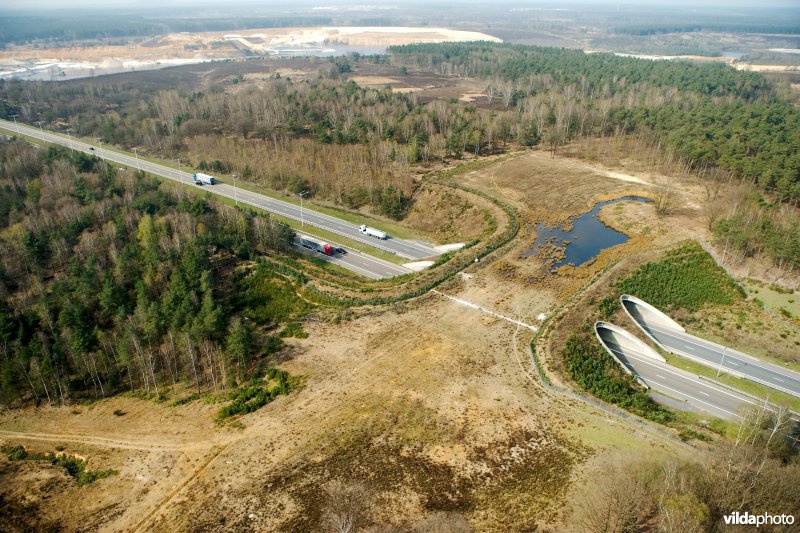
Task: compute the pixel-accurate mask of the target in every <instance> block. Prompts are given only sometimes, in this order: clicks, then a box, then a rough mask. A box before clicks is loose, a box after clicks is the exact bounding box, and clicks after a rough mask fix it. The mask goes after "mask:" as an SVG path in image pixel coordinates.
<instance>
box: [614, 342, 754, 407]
mask: <svg viewBox="0 0 800 533" xmlns="http://www.w3.org/2000/svg"><path fill="white" fill-rule="evenodd" d="M603 340H604V342H605V343H606V346H608V348H609V349H610V350H611V351H613V352H614V354H615V355H616V356H617V358H619V360H620V361H622V363H623V364H624V365H626V366H627V367H628V368H629V369H631V371H633V373H634V374H636V375H637V376H639V377H640V378H641V379H642V381H644V382H645V383H646V384H647V385H648V386H650V387H651V388H652V389H653V390H655V391H657V392H660V393H661V394H663V395H664V396H667V397H669V398H671V399H673V400H677V403H678V404H677V405H676V407H679V408H680V403H681V402H685V403H687V404H689V405H690V406H691V407H693V408H694V409H688V410H697V411H703V412H706V413H709V414H711V415H714V416H718V417H720V418H725V419H727V420H733V419H736V418H739V417H740V414H739V413H740V412H741V410H742V409H743V408H745V407H747V406H756V405H758V406H760V405H761V404H759V403H757V402H756V401H755V400H752V399H750V398H748V397H746V396H743V395H739V394H736V393H735V392H732V391H729V390H726V389H724V388H722V387H719V386H717V385H714V384H713V383H711V382H709V381H704V380H702V379H700V378H699V377H697V376H695V375H693V374H690V373H688V372H685V371H683V370H680V369H677V368H674V367H672V366H670V365H669V364H667V363H662V362H661V361H656V360H655V359H653V358H651V357H647V356H645V355H640V354H638V353H636V352H635V351H634V350H632V349H630V348H625V349H623V348H622V347H621V346H620V345H619V344H617V343H615V342H614V341H613V340H612V339H611V338H610V337H609V336H606V335H603Z"/></svg>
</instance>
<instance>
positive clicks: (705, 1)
mask: <svg viewBox="0 0 800 533" xmlns="http://www.w3.org/2000/svg"><path fill="white" fill-rule="evenodd" d="M466 1H467V2H468V3H470V4H473V5H474V4H480V3H481V1H482V0H466ZM483 1H484V3H486V5H487V6H495V7H496V6H497V5H498V4H506V5H508V4H517V5H529V6H534V5H547V6H554V5H557V4H596V5H613V6H616V5H620V4H621V5H623V6H624V5H631V6H635V5H664V6H674V5H683V6H708V5H720V6H728V7H732V6H747V5H750V6H764V5H770V6H787V7H797V6H798V3H799V2H798V1H797V0H760V1H759V0H628V1H624V0H622V1H620V0H561V1H541V2H537V1H533V2H530V1H520V0H516V1H514V0H509V1H504V0H500V1H499V2H498V1H496V0H483ZM419 3H423V2H421V1H415V2H404V1H391V0H351V1H344V2H342V1H339V2H337V1H335V0H301V1H300V2H297V1H296V0H295V1H291V2H288V1H286V0H284V1H275V0H273V1H270V0H266V1H264V0H232V1H225V0H162V1H157V0H127V1H125V0H3V1H2V6H0V11H2V10H4V9H14V10H30V9H36V10H40V9H54V10H59V11H64V10H69V9H73V8H87V7H92V8H101V9H114V8H129V9H136V8H154V7H155V8H158V7H161V8H175V7H181V6H192V5H196V6H200V5H216V6H220V7H222V6H223V5H224V6H225V7H236V6H248V5H250V6H265V7H266V6H270V5H274V6H279V7H284V8H292V7H295V8H296V7H300V5H309V6H314V5H319V6H324V5H328V6H330V5H347V4H356V5H369V4H373V5H375V4H390V5H398V6H402V5H404V4H419ZM424 3H427V2H424ZM436 3H437V4H458V3H463V0H462V1H460V2H459V1H457V0H438V1H437V2H436Z"/></svg>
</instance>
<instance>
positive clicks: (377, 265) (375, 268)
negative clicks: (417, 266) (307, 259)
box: [295, 232, 413, 279]
mask: <svg viewBox="0 0 800 533" xmlns="http://www.w3.org/2000/svg"><path fill="white" fill-rule="evenodd" d="M297 235H298V236H299V235H304V236H308V237H314V236H313V235H310V234H307V233H300V232H297ZM332 244H333V245H334V246H338V247H339V248H345V247H344V246H341V245H338V244H336V243H332ZM295 248H296V249H297V250H298V251H300V252H303V253H304V254H305V255H308V256H311V257H315V258H317V259H321V260H322V261H327V262H328V263H333V264H335V265H339V266H341V267H344V268H346V269H347V270H350V271H351V272H355V273H356V274H360V275H362V276H365V277H367V278H371V279H384V278H391V277H394V276H399V275H401V274H408V273H410V272H413V270H411V269H410V268H406V267H404V266H401V265H395V264H394V263H390V262H389V261H384V260H382V259H378V258H377V257H373V256H371V255H369V254H364V253H361V252H360V251H358V250H353V249H349V250H348V253H347V254H340V253H338V252H337V253H335V254H334V255H325V254H321V253H319V252H315V251H313V250H309V249H308V248H303V247H302V246H300V245H299V244H298V245H295ZM345 249H346V248H345Z"/></svg>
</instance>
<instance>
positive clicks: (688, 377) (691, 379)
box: [623, 354, 759, 405]
mask: <svg viewBox="0 0 800 533" xmlns="http://www.w3.org/2000/svg"><path fill="white" fill-rule="evenodd" d="M623 355H625V354H623ZM626 358H627V359H633V360H634V361H637V362H638V363H643V364H644V365H650V366H652V367H655V368H657V369H659V370H661V371H663V372H666V373H667V374H674V375H676V376H678V378H680V379H683V380H686V381H689V382H691V383H694V384H696V385H699V386H701V387H706V388H708V389H711V390H713V391H714V392H717V393H721V394H725V395H726V396H730V397H731V398H734V399H736V400H738V401H741V402H746V403H749V404H752V405H759V404H757V403H756V402H754V401H752V400H751V399H749V398H747V397H744V396H739V395H738V394H734V393H732V392H730V391H727V390H725V389H720V388H717V387H714V386H713V385H712V384H710V383H707V382H704V381H699V380H698V379H695V376H694V375H693V374H689V373H688V372H686V373H684V372H682V371H681V372H678V371H676V370H673V369H669V368H664V367H662V366H661V365H660V364H657V363H656V362H655V361H653V360H645V359H641V358H639V357H631V356H626ZM662 364H663V363H662ZM637 373H638V372H637ZM638 374H639V375H641V374H640V373H638ZM642 377H643V378H644V379H645V381H648V380H647V378H646V377H645V376H642ZM662 379H666V378H662ZM648 382H649V381H648Z"/></svg>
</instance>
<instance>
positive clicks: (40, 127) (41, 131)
mask: <svg viewBox="0 0 800 533" xmlns="http://www.w3.org/2000/svg"><path fill="white" fill-rule="evenodd" d="M37 124H38V125H39V132H40V133H41V134H42V142H44V130H43V129H42V121H41V120H40V121H38V122H37Z"/></svg>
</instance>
